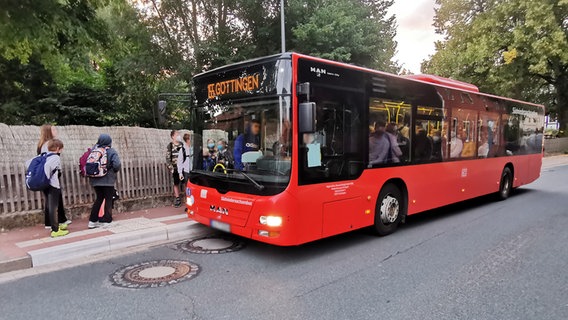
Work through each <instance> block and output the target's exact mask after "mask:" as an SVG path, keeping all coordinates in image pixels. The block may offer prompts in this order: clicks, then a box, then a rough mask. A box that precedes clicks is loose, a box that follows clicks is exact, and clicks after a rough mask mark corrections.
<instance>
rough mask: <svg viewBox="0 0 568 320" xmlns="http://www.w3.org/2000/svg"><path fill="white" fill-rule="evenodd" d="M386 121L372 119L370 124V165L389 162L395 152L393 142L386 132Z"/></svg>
mask: <svg viewBox="0 0 568 320" xmlns="http://www.w3.org/2000/svg"><path fill="white" fill-rule="evenodd" d="M385 125H386V123H385V121H384V120H377V121H372V122H371V124H370V125H369V130H370V135H369V166H373V165H377V164H383V163H389V162H390V161H392V158H393V154H392V150H391V142H390V139H389V138H388V136H387V134H386V133H385Z"/></svg>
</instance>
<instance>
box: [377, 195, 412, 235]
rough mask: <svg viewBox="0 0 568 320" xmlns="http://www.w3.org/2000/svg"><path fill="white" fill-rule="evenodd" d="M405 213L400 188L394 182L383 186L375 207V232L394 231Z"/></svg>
mask: <svg viewBox="0 0 568 320" xmlns="http://www.w3.org/2000/svg"><path fill="white" fill-rule="evenodd" d="M405 214H406V203H404V198H403V196H402V192H401V191H400V189H399V188H398V187H397V186H396V185H394V184H386V185H385V186H383V188H382V189H381V192H380V193H379V198H378V200H377V205H376V208H375V225H374V229H375V232H376V233H377V234H378V235H379V236H386V235H389V234H391V233H393V232H395V231H396V229H397V228H398V225H399V224H400V221H401V220H402V218H403V216H404V215H405Z"/></svg>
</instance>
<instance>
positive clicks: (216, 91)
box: [207, 73, 260, 99]
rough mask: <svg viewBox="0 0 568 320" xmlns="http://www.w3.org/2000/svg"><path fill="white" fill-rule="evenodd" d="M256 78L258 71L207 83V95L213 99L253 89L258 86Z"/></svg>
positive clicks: (257, 77)
mask: <svg viewBox="0 0 568 320" xmlns="http://www.w3.org/2000/svg"><path fill="white" fill-rule="evenodd" d="M258 80H259V73H256V74H253V75H250V76H245V77H240V78H235V79H229V80H224V81H219V82H214V83H210V84H208V85H207V97H208V98H209V99H215V98H219V97H221V96H224V95H228V94H232V93H240V92H245V91H254V90H257V89H258V88H259V87H260V84H259V81H258Z"/></svg>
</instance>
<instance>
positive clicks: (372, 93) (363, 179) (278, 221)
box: [186, 53, 544, 246]
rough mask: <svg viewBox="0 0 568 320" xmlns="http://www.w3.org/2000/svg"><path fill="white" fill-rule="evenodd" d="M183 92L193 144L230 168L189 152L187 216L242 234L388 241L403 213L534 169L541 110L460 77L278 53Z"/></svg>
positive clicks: (202, 78)
mask: <svg viewBox="0 0 568 320" xmlns="http://www.w3.org/2000/svg"><path fill="white" fill-rule="evenodd" d="M194 87H195V103H196V105H195V106H194V108H193V110H194V112H195V120H196V121H195V123H196V127H195V128H194V130H195V134H196V137H197V138H196V139H194V140H195V143H196V144H197V145H195V146H194V150H203V149H204V148H203V145H204V143H205V141H207V140H208V139H212V140H214V141H219V140H220V139H223V140H224V141H227V142H228V143H227V148H228V149H230V150H231V152H233V155H234V157H233V158H234V162H236V163H227V162H226V161H225V162H219V163H217V164H216V165H215V166H214V167H213V168H212V169H205V168H204V167H203V166H200V163H199V162H200V159H201V158H202V157H194V159H195V163H194V166H193V168H194V169H193V171H192V172H191V175H190V179H189V182H188V184H187V190H186V205H187V212H188V216H189V218H190V219H193V220H195V221H198V222H200V223H202V224H204V225H207V226H210V227H212V228H214V229H218V230H222V231H225V232H230V233H233V234H236V235H240V236H243V237H246V238H251V239H255V240H258V241H262V242H266V243H271V244H275V245H286V246H287V245H299V244H302V243H306V242H309V241H314V240H317V239H321V238H325V237H329V236H333V235H336V234H340V233H344V232H349V231H352V230H356V229H360V228H366V227H371V228H373V229H374V230H375V231H376V233H377V234H378V235H387V234H390V233H392V232H394V231H395V230H396V229H397V227H398V226H399V224H400V223H402V222H404V219H405V217H406V216H407V215H412V214H416V213H419V212H422V211H425V210H429V209H433V208H437V207H441V206H445V205H448V204H451V203H455V202H459V201H464V200H466V199H471V198H475V197H479V196H482V195H486V194H491V193H495V194H496V195H497V196H498V197H499V198H500V199H506V198H507V197H508V196H509V194H510V193H511V190H512V189H514V188H516V187H519V186H521V185H524V184H527V183H530V182H532V181H534V180H535V179H537V178H538V177H539V175H540V168H541V161H542V151H543V147H542V146H543V141H542V140H543V139H542V132H543V125H544V108H543V106H541V105H536V104H532V103H527V102H521V101H517V100H513V99H508V98H502V97H496V96H492V95H488V94H483V93H480V92H479V90H478V89H477V87H475V86H473V85H470V84H467V83H463V82H458V81H454V80H450V79H445V78H440V77H436V76H429V75H420V76H414V77H401V76H397V75H392V74H388V73H384V72H379V71H375V70H370V69H365V68H361V67H357V66H353V65H348V64H343V63H337V62H332V61H328V60H323V59H319V58H314V57H310V56H305V55H301V54H296V53H284V54H279V55H275V56H270V57H265V58H260V59H255V60H251V61H246V62H243V63H237V64H233V65H229V66H225V67H222V68H218V69H215V70H212V71H209V72H206V73H202V74H200V75H197V76H195V78H194ZM253 127H254V131H252V130H253V129H252V128H253ZM205 149H206V148H205ZM210 156H211V155H210ZM212 157H214V155H212ZM237 159H238V160H237Z"/></svg>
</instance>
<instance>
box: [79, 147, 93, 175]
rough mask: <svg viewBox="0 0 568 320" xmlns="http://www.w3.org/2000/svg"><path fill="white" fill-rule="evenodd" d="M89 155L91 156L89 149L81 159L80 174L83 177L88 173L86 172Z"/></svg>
mask: <svg viewBox="0 0 568 320" xmlns="http://www.w3.org/2000/svg"><path fill="white" fill-rule="evenodd" d="M89 155H91V148H87V151H85V153H83V155H82V156H81V158H79V174H80V175H81V176H82V177H86V176H87V172H86V171H85V166H86V165H87V159H88V158H89Z"/></svg>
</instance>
